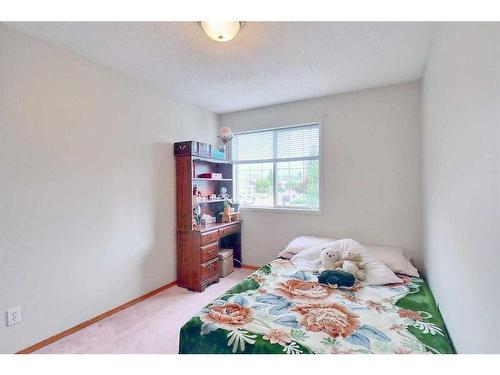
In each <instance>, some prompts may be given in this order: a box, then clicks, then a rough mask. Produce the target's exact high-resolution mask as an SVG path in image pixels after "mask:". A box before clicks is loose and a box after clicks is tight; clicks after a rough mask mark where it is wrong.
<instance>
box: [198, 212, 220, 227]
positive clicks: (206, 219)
mask: <svg viewBox="0 0 500 375" xmlns="http://www.w3.org/2000/svg"><path fill="white" fill-rule="evenodd" d="M215 221H216V220H215V216H210V215H207V214H203V215H202V217H201V223H202V225H207V224H215Z"/></svg>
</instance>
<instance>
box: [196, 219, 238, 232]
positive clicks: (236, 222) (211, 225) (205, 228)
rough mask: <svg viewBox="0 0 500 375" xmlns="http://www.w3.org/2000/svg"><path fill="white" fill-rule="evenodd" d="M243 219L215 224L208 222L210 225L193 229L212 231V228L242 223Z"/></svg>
mask: <svg viewBox="0 0 500 375" xmlns="http://www.w3.org/2000/svg"><path fill="white" fill-rule="evenodd" d="M242 221H243V220H238V221H232V222H230V223H215V224H208V225H205V226H204V227H198V228H196V229H193V230H196V231H199V232H202V233H203V232H210V231H212V230H216V229H221V228H224V227H228V226H230V225H234V224H239V223H241V222H242Z"/></svg>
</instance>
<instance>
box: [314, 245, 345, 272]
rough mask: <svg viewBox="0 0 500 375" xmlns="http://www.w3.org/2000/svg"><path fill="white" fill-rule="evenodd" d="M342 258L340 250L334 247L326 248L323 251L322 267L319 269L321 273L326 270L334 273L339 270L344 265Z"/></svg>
mask: <svg viewBox="0 0 500 375" xmlns="http://www.w3.org/2000/svg"><path fill="white" fill-rule="evenodd" d="M341 258H342V256H341V253H340V249H336V248H333V247H327V248H324V249H323V250H321V265H320V267H319V272H323V271H326V270H330V271H333V270H335V269H337V268H339V267H340V266H341V265H342V263H341Z"/></svg>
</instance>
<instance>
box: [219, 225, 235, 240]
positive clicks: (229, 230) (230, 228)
mask: <svg viewBox="0 0 500 375" xmlns="http://www.w3.org/2000/svg"><path fill="white" fill-rule="evenodd" d="M239 230H240V224H233V225H229V226H227V227H224V228H221V229H219V236H220V237H222V236H225V235H228V234H230V233H234V232H238V231H239Z"/></svg>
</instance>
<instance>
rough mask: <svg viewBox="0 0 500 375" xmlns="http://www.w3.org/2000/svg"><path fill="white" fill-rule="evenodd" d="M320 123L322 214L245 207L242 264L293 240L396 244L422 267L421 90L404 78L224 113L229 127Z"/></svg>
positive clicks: (264, 256)
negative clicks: (317, 238) (310, 237)
mask: <svg viewBox="0 0 500 375" xmlns="http://www.w3.org/2000/svg"><path fill="white" fill-rule="evenodd" d="M314 121H320V122H321V127H322V142H323V155H322V157H323V171H322V179H323V187H324V189H323V190H324V194H323V201H322V202H323V203H322V204H321V205H322V213H321V214H318V215H315V214H301V213H288V212H287V213H277V212H262V211H249V210H245V211H243V217H242V218H243V220H244V224H243V228H244V229H243V239H242V240H243V243H242V246H243V261H244V263H246V264H252V265H260V264H264V263H265V262H267V261H269V260H271V259H273V258H275V256H276V251H275V249H276V248H277V247H280V248H283V247H284V246H285V245H286V244H287V243H288V242H289V241H290V240H291V239H292V238H294V237H296V236H299V235H304V234H314V235H322V236H331V237H335V238H340V237H352V238H356V239H358V240H359V241H361V242H363V243H366V244H383V245H400V246H403V247H404V248H405V249H406V250H408V252H409V253H410V254H411V255H412V256H413V257H414V259H415V260H416V263H417V265H419V266H420V265H421V262H422V257H421V212H420V210H421V199H420V198H421V179H420V177H421V153H420V147H421V143H420V139H421V118H420V87H419V84H418V83H408V84H402V85H396V86H389V87H383V88H377V89H370V90H363V91H357V92H353V93H348V94H342V95H333V96H328V97H323V98H318V99H311V100H304V101H299V102H294V103H287V104H282V105H275V106H270V107H264V108H258V109H254V110H248V111H241V112H234V113H230V114H224V115H221V116H220V117H219V125H220V126H230V127H231V128H232V129H233V130H234V131H241V130H250V129H259V128H269V127H276V126H284V125H293V124H301V123H309V122H314Z"/></svg>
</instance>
